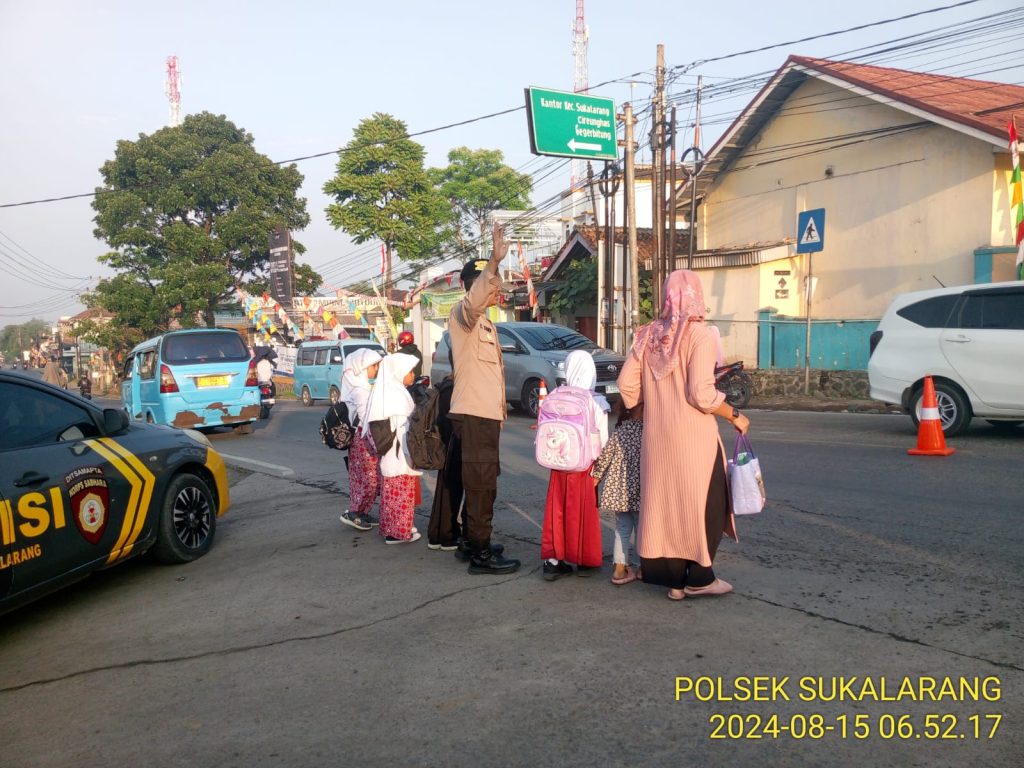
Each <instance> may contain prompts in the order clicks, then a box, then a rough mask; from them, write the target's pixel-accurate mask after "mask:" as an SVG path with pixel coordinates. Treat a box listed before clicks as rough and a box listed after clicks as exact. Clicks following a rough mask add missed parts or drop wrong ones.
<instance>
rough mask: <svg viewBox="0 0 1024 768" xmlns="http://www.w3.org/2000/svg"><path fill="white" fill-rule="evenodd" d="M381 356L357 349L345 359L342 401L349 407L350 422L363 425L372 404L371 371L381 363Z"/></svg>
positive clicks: (374, 351)
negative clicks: (368, 406) (370, 403)
mask: <svg viewBox="0 0 1024 768" xmlns="http://www.w3.org/2000/svg"><path fill="white" fill-rule="evenodd" d="M380 361H381V355H380V353H379V352H377V351H376V350H373V349H357V350H356V351H355V352H353V353H351V354H350V355H347V356H346V357H345V368H344V371H343V372H342V374H341V401H342V402H343V403H345V405H347V406H348V418H349V422H350V423H352V424H353V425H355V424H362V423H363V416H364V415H365V414H366V406H367V404H368V403H369V402H370V389H371V384H370V379H369V377H368V375H367V374H368V373H370V369H371V368H372V367H373V366H375V365H377V364H378V363H380Z"/></svg>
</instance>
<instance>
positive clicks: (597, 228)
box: [587, 163, 608, 347]
mask: <svg viewBox="0 0 1024 768" xmlns="http://www.w3.org/2000/svg"><path fill="white" fill-rule="evenodd" d="M605 167H606V168H607V167H608V163H605ZM587 187H588V188H589V189H590V207H591V208H593V210H594V237H595V238H597V346H599V347H603V346H604V345H605V338H604V329H605V321H606V317H605V310H604V302H603V301H602V299H603V297H604V284H605V280H607V279H608V277H607V273H606V272H605V268H604V266H605V258H604V254H605V250H606V249H607V245H606V244H605V247H604V248H602V243H601V223H600V222H599V221H598V220H597V192H596V191H595V189H594V166H593V164H592V163H587ZM601 194H602V195H603V194H604V190H603V189H602V190H601ZM604 215H605V216H606V217H607V216H608V200H607V198H605V202H604Z"/></svg>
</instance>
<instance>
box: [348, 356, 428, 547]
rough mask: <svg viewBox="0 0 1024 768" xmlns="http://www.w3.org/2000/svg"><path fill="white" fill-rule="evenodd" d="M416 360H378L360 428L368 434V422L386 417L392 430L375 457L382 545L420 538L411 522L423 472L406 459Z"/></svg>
mask: <svg viewBox="0 0 1024 768" xmlns="http://www.w3.org/2000/svg"><path fill="white" fill-rule="evenodd" d="M418 362H419V360H417V359H416V358H415V357H414V356H413V355H404V354H401V353H399V354H394V355H388V356H387V357H385V358H384V359H383V360H382V361H381V364H380V367H379V368H378V369H377V381H376V382H375V383H374V385H373V391H372V392H371V393H370V402H369V405H368V406H367V409H366V418H365V420H364V421H363V425H362V427H361V428H360V433H361V434H362V435H369V434H370V424H371V423H372V422H375V421H383V420H388V421H390V422H391V428H392V429H393V430H394V431H395V443H394V446H393V447H392V448H391V449H390V450H388V451H387V452H386V453H385V454H384V455H383V456H381V457H380V460H379V461H380V474H381V476H382V483H381V501H380V534H381V536H383V537H384V543H385V544H408V543H411V542H413V541H416V540H417V539H419V538H420V534H419V531H417V530H415V528H414V527H413V524H412V523H413V513H414V512H415V504H416V484H417V483H419V481H420V475H422V474H423V473H422V472H420V471H419V470H416V469H413V467H412V461H411V459H410V458H409V445H408V433H409V416H411V415H412V412H413V410H414V408H415V405H414V403H413V401H412V397H411V396H410V395H409V391H408V390H407V389H406V386H407V385H408V384H411V383H412V381H413V368H415V367H416V364H417V363H418Z"/></svg>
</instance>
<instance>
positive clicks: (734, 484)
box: [729, 435, 765, 515]
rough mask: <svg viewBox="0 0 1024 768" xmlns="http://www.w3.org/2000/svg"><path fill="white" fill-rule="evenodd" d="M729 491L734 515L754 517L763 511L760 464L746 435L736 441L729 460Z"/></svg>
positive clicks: (762, 479)
mask: <svg viewBox="0 0 1024 768" xmlns="http://www.w3.org/2000/svg"><path fill="white" fill-rule="evenodd" d="M729 490H730V492H731V494H732V511H733V514H736V515H756V514H757V513H758V512H760V511H761V510H762V509H764V502H765V492H764V478H763V477H762V476H761V464H760V462H759V461H758V460H757V456H756V455H755V454H754V449H753V448H751V446H750V441H749V440H747V436H746V435H740V436H739V437H738V438H737V439H736V446H735V447H734V448H733V451H732V458H731V459H729Z"/></svg>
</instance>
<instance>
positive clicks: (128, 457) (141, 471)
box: [100, 437, 156, 557]
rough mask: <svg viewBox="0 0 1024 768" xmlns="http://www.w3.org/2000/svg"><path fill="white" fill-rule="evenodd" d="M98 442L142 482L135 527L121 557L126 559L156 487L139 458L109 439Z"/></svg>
mask: <svg viewBox="0 0 1024 768" xmlns="http://www.w3.org/2000/svg"><path fill="white" fill-rule="evenodd" d="M100 441H101V442H102V443H103V444H104V445H106V446H107V447H108V448H110V449H112V450H114V451H117V452H118V453H119V454H120V455H121V456H122V457H124V460H125V461H127V462H128V464H129V465H130V466H131V467H132V469H134V470H135V472H136V473H137V474H138V476H139V479H140V480H142V485H143V487H142V500H141V501H140V502H139V508H138V510H137V513H136V515H135V525H134V526H132V532H131V535H130V536H129V537H128V542H127V543H126V545H125V549H124V554H123V555H122V557H128V555H130V554H131V551H132V547H134V546H135V542H136V541H138V540H139V535H140V534H141V533H142V526H143V524H144V523H145V522H146V516H147V515H148V514H149V507H150V503H151V502H152V501H153V488H154V487H155V486H156V478H155V477H154V476H153V473H152V472H150V471H149V470H148V469H146V466H145V465H144V464H143V463H142V462H141V461H139V457H138V456H136V455H135V454H134V453H132V452H131V451H129V450H128V449H127V448H125V447H124V446H123V445H121V444H120V443H118V442H116V441H115V440H112V439H110V438H109V437H101V438H100Z"/></svg>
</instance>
